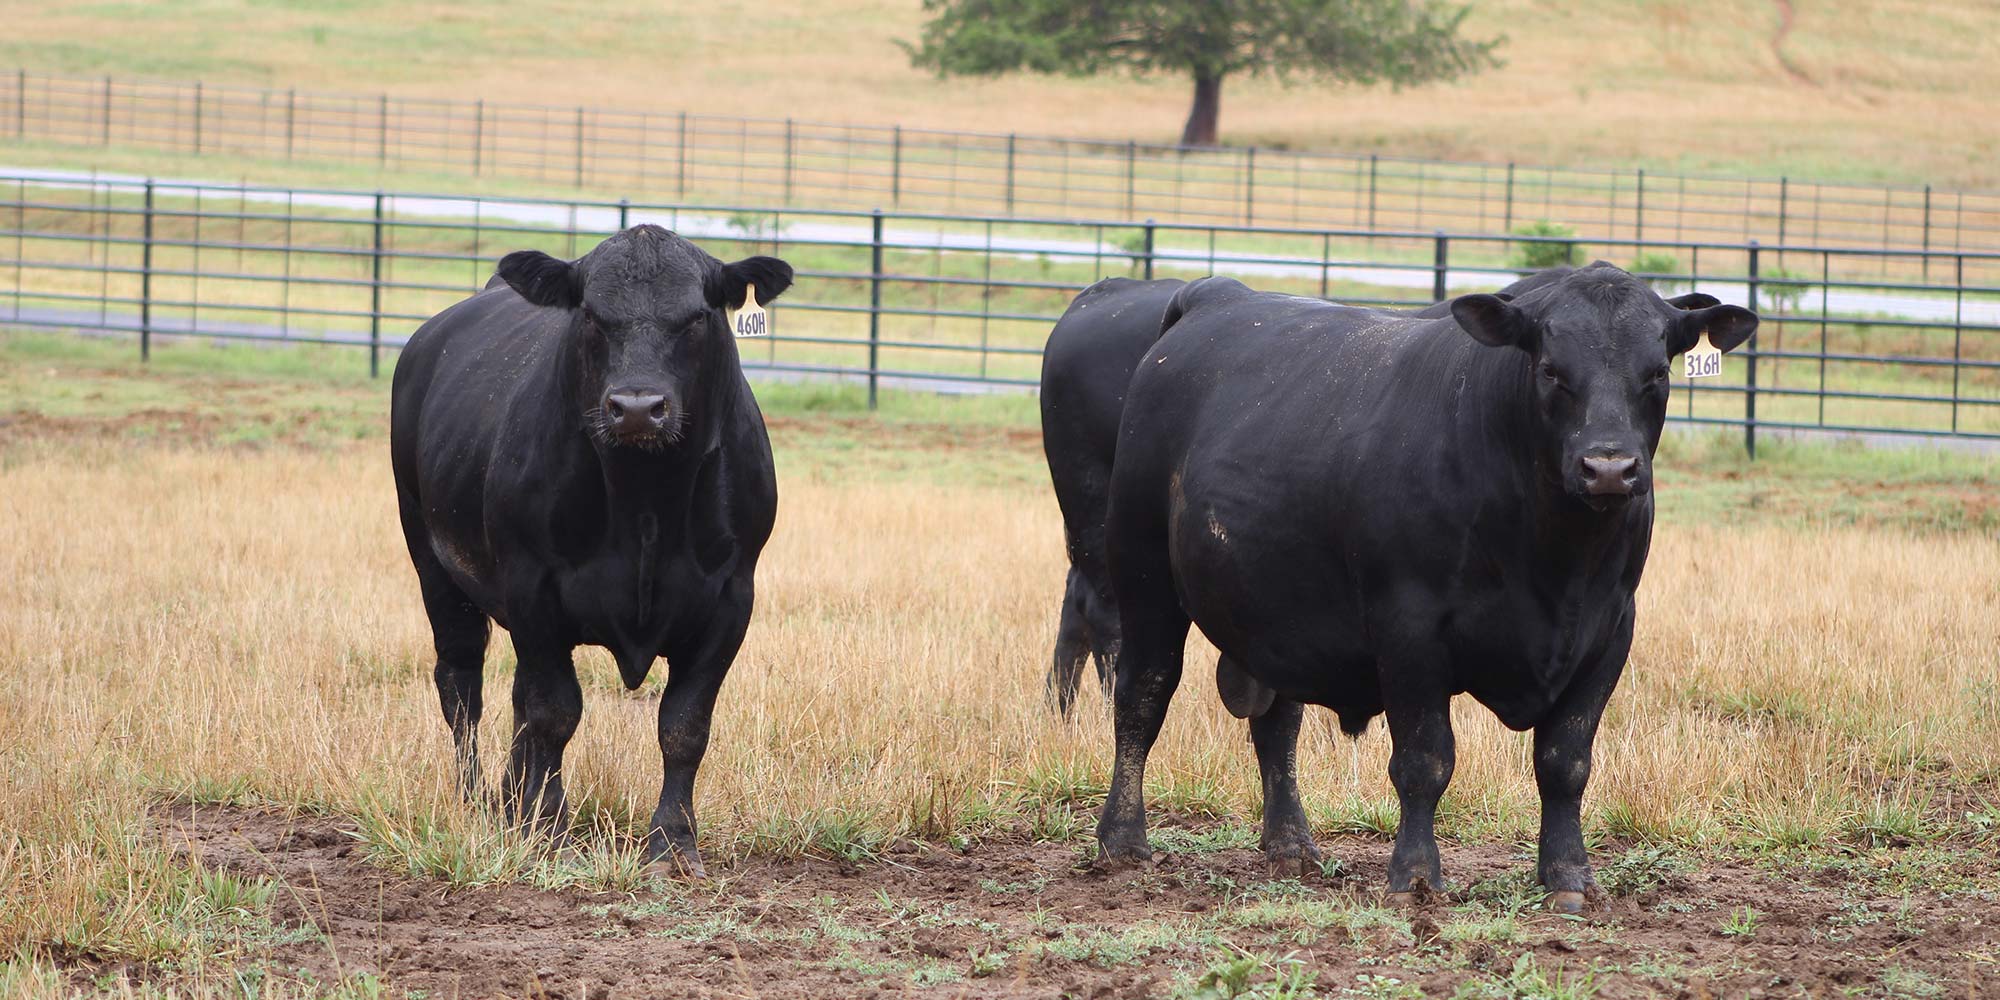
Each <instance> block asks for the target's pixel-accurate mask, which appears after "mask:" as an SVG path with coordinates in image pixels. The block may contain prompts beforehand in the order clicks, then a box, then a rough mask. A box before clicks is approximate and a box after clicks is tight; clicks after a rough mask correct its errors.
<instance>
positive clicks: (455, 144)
mask: <svg viewBox="0 0 2000 1000" xmlns="http://www.w3.org/2000/svg"><path fill="white" fill-rule="evenodd" d="M0 138H12V139H15V140H17V141H40V142H51V143H59V144H63V145H70V146H107V147H109V146H129V147H134V148H142V149H161V150H172V151H178V152H186V153H193V154H198V155H208V154H220V155H232V156H247V157H257V158H269V159H282V160H290V159H311V160H316V161H325V162H351V163H366V164H372V165H375V166H379V167H384V168H417V169H423V170H429V171H443V172H459V173H464V174H468V175H471V176H481V177H486V176H490V177H507V178H515V179H526V180H530V181H534V182H539V183H546V184H559V185H563V186H565V187H569V188H573V189H577V190H582V189H586V188H588V189H597V190H619V191H634V192H639V193H641V194H644V195H646V196H649V197H652V198H656V199H670V200H673V201H676V202H689V201H711V202H729V203H735V204H760V205H779V206H785V207H797V206H814V207H829V206H831V207H851V208H864V209H865V208H872V207H875V206H878V205H879V206H886V207H888V208H890V209H893V210H897V211H918V212H936V213H964V214H978V215H1008V216H1022V217H1035V218H1046V217H1056V216H1074V217H1082V218H1115V219H1122V220H1128V221H1134V220H1139V219H1144V218H1155V219H1159V220H1161V221H1163V222H1173V223H1178V224H1208V223H1212V224H1223V225H1242V226H1257V225H1266V226H1310V227H1324V226H1338V227H1342V228H1347V229H1370V230H1385V231H1405V230H1422V231H1429V230H1433V229H1444V230H1448V231H1465V232H1513V231H1516V230H1518V229H1521V228H1523V227H1526V226H1532V225H1535V224H1538V223H1544V222H1546V223H1554V224H1558V225H1563V226H1567V227H1570V228H1571V229H1573V230H1574V231H1575V233H1576V234H1577V235H1578V236H1579V237H1581V238H1583V239H1587V240H1592V241H1630V242H1640V241H1645V240H1649V239H1651V240H1663V241H1668V242H1680V241H1696V242H1701V241H1706V242H1735V243H1742V242H1747V241H1749V240H1753V239H1754V240H1759V241H1761V242H1764V243H1766V244H1793V243H1796V244H1800V245H1806V246H1821V247H1854V248H1859V249H1869V248H1875V249H1898V250H1918V251H1927V252H1929V251H1944V250H1949V251H1954V252H1955V251H1960V250H1964V251H1975V252H1978V251H1987V250H2000V193H1983V192H1962V191H1933V190H1932V189H1931V188H1930V187H1928V186H1923V187H1917V186H1903V187H1896V186H1869V185H1857V184H1830V183H1818V182H1813V181H1808V180H1792V179H1789V178H1784V177H1763V178H1751V177H1721V176H1703V175H1697V174H1662V173H1658V172H1649V171H1646V170H1643V169H1641V170H1629V171H1614V170H1587V169H1572V168H1556V167H1545V166H1533V165H1528V164H1515V163H1454V162H1445V161H1435V160H1419V159H1407V158H1396V157H1383V156H1374V155H1365V156H1363V155H1344V154H1337V153H1314V152H1295V151H1291V150H1281V149H1268V148H1264V149H1260V148H1254V147H1235V148H1219V149H1190V148H1184V147H1178V146H1171V145H1157V144H1146V143H1138V142H1105V141H1098V140H1087V139H1066V138H1057V137H1051V136H1036V135H1020V134H997V133H981V132H961V131H946V130H937V129H914V128H902V127H899V126H878V125H839V124H829V123H824V122H811V121H801V120H796V119H758V118H735V117H726V116H719V115H700V114H689V113H687V112H677V113H650V112H641V111H632V110H618V109H610V108H593V107H586V106H576V107H551V106H534V105H525V104H505V103H500V102H491V101H484V100H471V101H465V100H441V99H430V98H412V97H391V96H389V95H386V94H377V95H358V94H336V93H319V92H310V91H300V90H295V89H293V90H275V89H259V88H251V87H232V86H218V85H214V84H207V83H202V82H158V81H140V80H120V79H114V78H112V77H109V76H106V77H102V78H96V79H86V78H77V77H62V76H49V75H42V74H31V73H28V72H26V71H25V70H22V71H17V72H16V73H14V74H13V75H11V76H0Z"/></svg>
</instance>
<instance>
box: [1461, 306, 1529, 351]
mask: <svg viewBox="0 0 2000 1000" xmlns="http://www.w3.org/2000/svg"><path fill="white" fill-rule="evenodd" d="M1451 318H1452V319H1455V320H1457V321H1458V326H1459V329H1461V330H1464V331H1465V332H1466V333H1468V334H1470V335H1471V336H1472V339H1474V340H1476V341H1479V342H1480V343H1482V344H1485V345H1486V346H1488V347H1509V346H1512V347H1518V348H1521V349H1522V350H1525V351H1532V350H1534V349H1535V324H1534V321H1533V320H1530V319H1529V318H1528V316H1527V314H1526V313H1523V312H1522V311H1521V310H1519V309H1517V308H1515V307H1514V306H1513V305H1512V304H1511V303H1509V302H1508V301H1507V300H1506V299H1503V298H1501V297H1500V296H1498V295H1461V296H1459V297H1458V298H1455V299H1453V300H1451Z"/></svg>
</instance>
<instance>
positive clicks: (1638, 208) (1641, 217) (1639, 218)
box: [1632, 167, 1646, 249]
mask: <svg viewBox="0 0 2000 1000" xmlns="http://www.w3.org/2000/svg"><path fill="white" fill-rule="evenodd" d="M1635 191H1636V193H1635V196H1634V197H1635V201H1634V202H1633V206H1632V239H1633V240H1634V241H1635V242H1636V241H1640V240H1644V239H1645V238H1646V168H1645V167H1640V168H1639V185H1638V187H1637V188H1636V189H1635ZM1635 249H1636V248H1635Z"/></svg>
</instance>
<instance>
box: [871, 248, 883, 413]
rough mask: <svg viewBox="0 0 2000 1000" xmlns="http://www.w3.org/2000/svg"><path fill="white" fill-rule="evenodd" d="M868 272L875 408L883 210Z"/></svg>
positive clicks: (872, 380)
mask: <svg viewBox="0 0 2000 1000" xmlns="http://www.w3.org/2000/svg"><path fill="white" fill-rule="evenodd" d="M869 250H870V252H869V257H870V264H869V273H868V408H869V409H871V410H873V409H874V408H875V391H876V382H877V381H879V379H880V375H881V350H882V210H881V209H879V208H878V209H876V210H875V216H874V235H873V237H872V238H871V243H870V248H869Z"/></svg>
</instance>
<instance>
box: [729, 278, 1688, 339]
mask: <svg viewBox="0 0 2000 1000" xmlns="http://www.w3.org/2000/svg"><path fill="white" fill-rule="evenodd" d="M729 328H730V329H731V330H734V331H735V332H736V335H737V336H739V337H766V336H769V335H770V333H771V317H770V316H769V314H767V313H765V312H764V307H763V306H760V305H758V304H757V286H756V285H750V284H746V285H744V286H743V304H742V305H740V306H738V307H736V308H734V309H731V310H730V311H729ZM1704 343H1706V341H1704Z"/></svg>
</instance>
